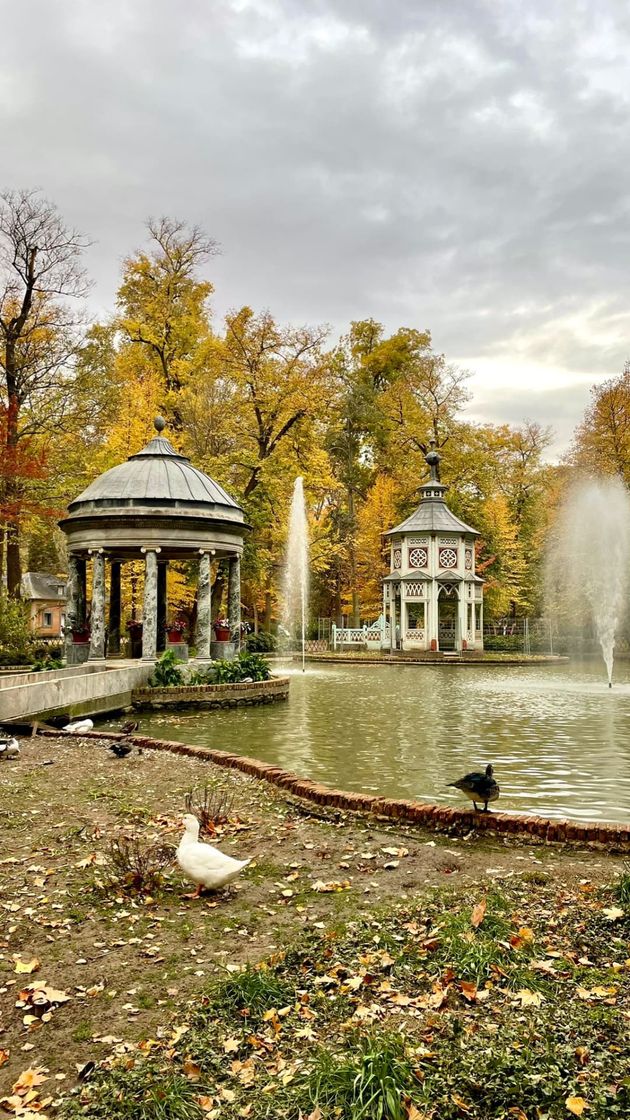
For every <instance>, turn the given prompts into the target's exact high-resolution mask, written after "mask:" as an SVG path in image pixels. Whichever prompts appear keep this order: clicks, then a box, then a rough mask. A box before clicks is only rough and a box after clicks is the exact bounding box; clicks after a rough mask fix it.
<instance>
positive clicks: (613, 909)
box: [16, 906, 625, 1115]
mask: <svg viewBox="0 0 630 1120" xmlns="http://www.w3.org/2000/svg"><path fill="white" fill-rule="evenodd" d="M602 913H603V914H604V916H605V917H606V918H608V921H609V922H618V921H619V919H620V918H623V916H624V913H625V911H623V910H620V909H619V907H618V906H606V907H605V908H604V910H603V911H602ZM16 971H17V969H16ZM570 1099H572V1098H570ZM580 1099H581V1098H580V1097H576V1098H575V1100H580ZM577 1115H579V1113H578V1114H577Z"/></svg>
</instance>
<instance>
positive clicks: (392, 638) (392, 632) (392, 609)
mask: <svg viewBox="0 0 630 1120" xmlns="http://www.w3.org/2000/svg"><path fill="white" fill-rule="evenodd" d="M389 648H390V650H392V651H394V650H395V649H396V592H395V591H394V584H393V583H390V585H389Z"/></svg>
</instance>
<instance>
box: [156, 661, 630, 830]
mask: <svg viewBox="0 0 630 1120" xmlns="http://www.w3.org/2000/svg"><path fill="white" fill-rule="evenodd" d="M275 671H276V672H284V671H285V670H284V669H283V668H282V667H281V666H276V667H275ZM287 672H288V673H290V675H291V695H290V700H289V702H288V703H283V704H270V705H265V706H261V707H259V708H257V707H254V708H236V709H232V710H226V711H218V712H205V713H203V712H192V711H182V712H169V713H163V714H160V713H154V712H153V713H150V714H149V713H147V714H146V715H145V716H142V717H141V727H142V730H143V731H145V732H146V733H147V734H151V735H154V736H155V737H156V738H164V739H178V740H181V741H182V742H186V743H191V744H197V745H201V746H205V747H214V748H217V749H220V750H227V751H232V752H234V753H238V754H247V755H253V756H254V757H256V758H260V759H263V760H264V761H268V762H273V763H276V764H278V765H281V766H283V767H285V768H286V769H287V770H293V771H295V772H297V773H298V774H300V775H303V776H308V777H311V778H314V779H317V780H319V781H322V782H325V783H326V784H328V785H331V786H336V787H338V788H340V789H349V790H364V791H367V792H378V793H382V794H388V795H390V796H392V797H396V796H398V797H413V798H416V799H418V800H428V801H433V802H442V803H444V804H450V805H460V804H461V805H467V804H468V802H467V801H466V799H465V798H463V797H462V795H461V794H460V793H459V792H458V791H457V790H454V789H448V788H446V787H447V783H448V782H450V781H453V780H454V779H456V778H458V777H461V776H462V775H463V774H465V773H467V772H468V771H470V770H475V769H479V768H480V767H482V766H485V765H486V763H487V762H492V763H493V765H494V767H495V777H496V778H497V780H498V782H499V785H500V787H501V800H500V807H501V808H502V809H505V810H508V811H509V810H511V811H513V812H525V813H528V812H531V813H538V814H541V815H543V816H549V817H563V816H568V817H571V818H573V819H574V820H602V821H627V820H628V819H629V818H630V665H629V664H628V663H621V664H619V665H618V666H616V667H615V678H616V682H617V683H616V684H615V687H614V688H613V689H612V690H609V689H608V687H607V684H606V681H605V672H604V669H603V665H602V664H601V663H596V662H592V663H587V664H581V665H578V664H562V665H557V666H556V665H541V666H539V667H536V666H527V667H523V666H519V667H507V666H506V667H501V666H486V667H470V668H456V667H454V666H441V665H435V666H434V665H426V666H412V665H408V666H404V665H400V666H397V665H382V666H381V665H324V664H320V665H318V664H311V665H310V666H308V667H307V671H306V673H304V674H302V673H301V671H299V670H297V669H295V668H293V667H290V668H289V669H288V670H287Z"/></svg>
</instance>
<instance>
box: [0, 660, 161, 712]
mask: <svg viewBox="0 0 630 1120" xmlns="http://www.w3.org/2000/svg"><path fill="white" fill-rule="evenodd" d="M152 672H153V664H152V663H151V662H142V661H135V662H127V663H125V664H123V665H120V666H117V667H114V666H111V667H110V666H107V667H106V666H105V665H104V664H101V665H99V664H98V663H95V662H92V663H91V664H89V665H77V666H73V667H72V668H68V669H57V670H52V671H50V672H41V673H29V674H28V676H27V677H24V676H21V675H20V676H17V675H16V676H15V677H12V676H9V677H2V678H1V679H0V723H11V722H12V721H16V722H17V721H20V720H29V719H32V718H33V717H34V716H53V715H65V714H67V715H69V716H78V715H93V714H96V713H98V712H107V711H114V710H116V709H117V708H125V707H129V705H130V704H131V694H132V691H133V689H134V688H137V687H138V685H142V684H146V682H147V680H148V679H149V677H150V675H151V673H152Z"/></svg>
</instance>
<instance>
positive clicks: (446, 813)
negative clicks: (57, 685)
mask: <svg viewBox="0 0 630 1120" xmlns="http://www.w3.org/2000/svg"><path fill="white" fill-rule="evenodd" d="M38 735H46V736H50V737H51V738H62V739H67V738H70V737H71V736H68V734H67V733H66V732H64V731H52V730H48V729H44V728H41V729H40V730H39V731H38ZM81 738H82V739H113V740H116V739H126V740H127V742H131V743H133V744H134V746H137V747H143V748H146V749H147V750H152V751H169V752H170V753H171V754H183V755H186V756H187V757H189V758H197V759H200V760H201V761H203V762H213V763H214V764H215V765H216V766H224V767H226V768H227V769H229V770H241V771H242V772H243V773H244V774H249V775H250V776H251V777H252V778H259V779H262V780H264V781H266V782H272V783H273V785H276V786H279V787H280V789H285V790H286V791H287V793H291V794H293V795H294V796H295V797H300V798H302V799H303V800H304V801H313V802H315V804H316V805H323V806H325V807H327V808H334V809H346V810H350V811H351V812H354V813H369V814H373V815H375V816H378V817H390V818H393V819H395V820H400V821H405V822H407V823H411V824H420V825H423V826H424V827H426V828H432V829H434V830H435V831H437V832H448V833H467V832H470V831H473V830H474V831H476V832H479V833H488V834H489V835H492V836H500V835H519V836H532V837H536V838H538V839H541V840H545V841H551V842H558V841H560V842H563V843H564V842H566V841H570V842H572V843H574V844H586V845H598V846H599V845H604V846H605V847H606V848H608V849H611V850H615V851H628V850H630V824H620V825H618V824H605V823H598V822H597V821H591V822H588V821H586V822H579V821H569V820H551V819H549V818H548V817H536V816H526V815H524V814H519V813H488V814H485V813H475V812H473V810H468V809H451V808H450V807H449V806H445V805H426V804H424V803H422V802H420V801H409V800H405V799H393V798H388V797H378V796H376V795H375V794H371V793H351V792H349V791H346V790H339V789H331V788H330V786H325V785H321V784H320V783H319V782H315V781H312V780H311V779H310V778H300V777H299V775H298V774H293V773H292V772H291V771H290V770H283V768H282V767H281V766H272V765H270V764H269V763H268V762H261V761H260V759H258V758H247V757H246V756H244V755H238V754H229V753H228V752H227V751H217V750H209V749H207V748H205V747H189V746H187V744H186V743H179V742H176V741H175V740H172V739H151V738H148V737H147V736H145V735H130V736H128V735H123V734H121V733H120V732H117V731H88V732H86V734H84V735H82V736H81Z"/></svg>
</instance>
